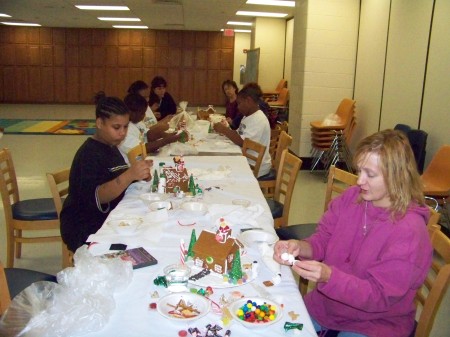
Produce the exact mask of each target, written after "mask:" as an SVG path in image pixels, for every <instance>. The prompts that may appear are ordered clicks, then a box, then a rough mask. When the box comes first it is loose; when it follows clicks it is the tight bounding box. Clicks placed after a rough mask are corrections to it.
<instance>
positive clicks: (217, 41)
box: [208, 32, 223, 49]
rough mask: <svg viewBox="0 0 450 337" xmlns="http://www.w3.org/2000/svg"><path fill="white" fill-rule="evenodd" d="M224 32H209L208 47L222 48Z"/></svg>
mask: <svg viewBox="0 0 450 337" xmlns="http://www.w3.org/2000/svg"><path fill="white" fill-rule="evenodd" d="M222 35H223V34H222V33H216V32H210V33H209V34H208V48H209V49H220V48H221V47H222Z"/></svg>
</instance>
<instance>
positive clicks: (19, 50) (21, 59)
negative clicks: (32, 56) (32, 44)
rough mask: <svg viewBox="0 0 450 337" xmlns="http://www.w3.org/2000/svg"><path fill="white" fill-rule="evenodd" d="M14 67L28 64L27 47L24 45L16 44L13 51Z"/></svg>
mask: <svg viewBox="0 0 450 337" xmlns="http://www.w3.org/2000/svg"><path fill="white" fill-rule="evenodd" d="M14 59H15V62H14V64H15V65H18V66H26V65H27V64H28V46H27V45H26V44H16V45H15V51H14Z"/></svg>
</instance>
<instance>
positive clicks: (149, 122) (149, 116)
mask: <svg viewBox="0 0 450 337" xmlns="http://www.w3.org/2000/svg"><path fill="white" fill-rule="evenodd" d="M128 93H129V94H139V95H141V96H142V97H144V98H145V100H146V101H147V103H148V101H149V99H150V88H149V86H148V85H147V83H145V82H144V81H141V80H139V81H134V82H133V83H131V85H130V87H129V88H128ZM160 118H161V115H160V113H159V112H157V113H156V114H154V113H153V111H152V109H151V108H150V105H147V110H146V111H145V117H144V124H145V125H146V126H147V127H148V128H150V127H151V126H153V125H155V124H156V123H157V122H158V119H160Z"/></svg>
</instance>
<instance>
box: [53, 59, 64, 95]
mask: <svg viewBox="0 0 450 337" xmlns="http://www.w3.org/2000/svg"><path fill="white" fill-rule="evenodd" d="M53 70H54V71H53V83H54V89H53V92H54V97H55V103H66V102H67V98H66V97H67V93H66V68H64V67H54V68H53Z"/></svg>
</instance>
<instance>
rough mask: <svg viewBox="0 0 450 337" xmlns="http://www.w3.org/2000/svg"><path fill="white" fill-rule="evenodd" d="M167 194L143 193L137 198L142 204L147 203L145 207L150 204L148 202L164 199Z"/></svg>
mask: <svg viewBox="0 0 450 337" xmlns="http://www.w3.org/2000/svg"><path fill="white" fill-rule="evenodd" d="M168 197H169V196H168V195H167V194H163V193H143V194H141V195H140V196H139V199H141V200H142V202H143V203H144V204H146V205H147V207H149V206H150V204H152V203H154V202H155V201H164V200H166V199H167V198H168Z"/></svg>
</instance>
